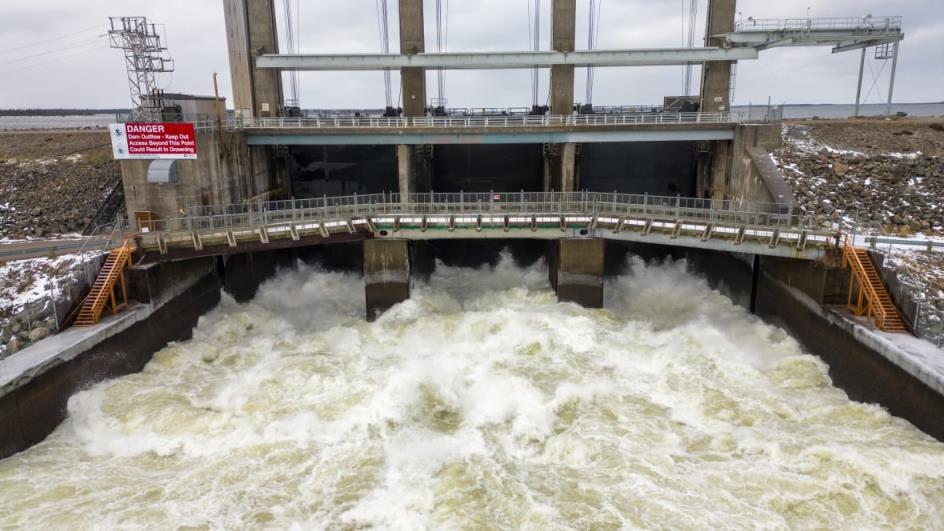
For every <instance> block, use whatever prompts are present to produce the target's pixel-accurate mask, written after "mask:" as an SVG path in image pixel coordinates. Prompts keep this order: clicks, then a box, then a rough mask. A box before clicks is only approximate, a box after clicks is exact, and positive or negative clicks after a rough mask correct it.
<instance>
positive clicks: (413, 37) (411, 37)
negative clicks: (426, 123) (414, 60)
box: [400, 0, 426, 116]
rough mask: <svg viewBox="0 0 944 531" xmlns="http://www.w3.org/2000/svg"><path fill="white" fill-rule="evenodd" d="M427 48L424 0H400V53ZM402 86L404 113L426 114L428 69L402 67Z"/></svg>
mask: <svg viewBox="0 0 944 531" xmlns="http://www.w3.org/2000/svg"><path fill="white" fill-rule="evenodd" d="M425 50H426V43H425V39H424V34H423V0H400V53H401V54H416V53H423V52H424V51H425ZM400 87H401V91H400V93H401V95H402V96H401V97H402V100H403V101H402V106H403V115H404V116H425V115H426V71H425V70H424V69H423V68H418V67H408V68H401V69H400Z"/></svg>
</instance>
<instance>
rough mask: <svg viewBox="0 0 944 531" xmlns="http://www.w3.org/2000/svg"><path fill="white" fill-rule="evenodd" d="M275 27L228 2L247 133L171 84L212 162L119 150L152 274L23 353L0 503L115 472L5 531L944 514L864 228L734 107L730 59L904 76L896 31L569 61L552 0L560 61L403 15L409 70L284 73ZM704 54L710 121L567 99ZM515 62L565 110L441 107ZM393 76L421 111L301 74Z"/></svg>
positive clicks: (569, 20)
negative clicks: (883, 68)
mask: <svg viewBox="0 0 944 531" xmlns="http://www.w3.org/2000/svg"><path fill="white" fill-rule="evenodd" d="M275 4H276V3H275V1H274V0H224V2H223V6H224V9H223V14H224V18H225V24H226V37H227V47H228V53H229V63H230V72H231V79H232V84H233V87H232V94H233V101H232V105H233V109H234V112H233V113H232V114H226V115H224V114H223V113H222V112H220V108H219V107H218V104H219V102H218V100H215V99H201V98H189V97H187V96H184V95H175V96H173V97H175V98H179V99H180V100H181V101H187V102H189V103H188V104H190V105H193V106H194V113H193V115H192V116H190V117H188V116H186V115H184V116H182V121H185V122H191V123H193V125H194V128H195V132H196V152H197V153H198V156H197V158H196V159H190V160H184V159H181V160H173V161H166V160H148V159H142V160H123V161H122V163H121V169H122V181H123V188H124V195H125V198H126V205H127V214H128V219H129V220H131V223H132V224H133V227H132V230H131V231H129V233H128V240H127V242H126V244H125V245H124V246H123V247H121V249H123V252H125V253H127V254H129V257H126V259H127V260H128V262H129V265H128V267H127V269H125V268H124V267H118V268H117V269H120V270H121V271H120V276H119V272H118V271H117V270H116V271H115V272H112V273H111V276H110V277H108V279H106V280H108V282H109V283H108V284H107V287H106V288H103V289H104V291H102V290H100V293H99V298H98V302H97V306H95V307H94V308H92V309H95V310H96V312H97V316H104V317H101V319H100V321H99V320H97V319H96V324H93V326H81V327H78V326H77V327H73V328H70V329H68V330H66V331H64V332H62V333H60V334H57V335H55V336H53V337H51V338H49V339H47V340H45V341H43V342H42V343H37V344H35V345H33V346H31V347H30V348H29V349H26V350H24V351H23V352H21V353H20V354H25V355H22V356H18V357H17V358H16V359H15V363H14V362H9V360H4V362H3V363H4V364H5V365H0V425H3V426H6V427H8V429H5V430H4V432H3V434H2V436H0V457H8V459H6V460H4V461H0V484H3V482H4V481H6V482H8V483H9V484H11V485H21V484H22V483H23V482H24V481H25V478H26V477H27V475H31V477H32V476H35V477H41V478H46V477H50V475H51V474H52V471H53V470H56V469H61V468H62V467H63V466H64V463H66V462H67V460H68V456H69V455H70V453H74V452H88V454H89V457H88V458H87V459H85V460H83V461H82V463H79V464H78V465H75V466H77V467H78V469H80V472H78V474H79V476H80V477H83V478H85V481H87V486H85V487H83V486H82V485H74V486H70V487H69V488H68V489H66V490H68V492H67V493H65V494H64V495H63V497H64V499H68V500H75V501H76V505H75V507H74V509H75V511H74V512H70V513H68V514H66V515H65V516H62V518H61V519H57V518H59V517H57V516H56V515H55V513H54V511H53V508H54V506H55V504H54V503H48V502H47V501H44V500H43V499H40V498H39V496H40V493H39V491H36V490H30V489H29V488H26V487H24V488H23V489H22V490H21V491H20V492H21V494H20V495H22V496H23V497H24V498H25V499H28V500H29V501H30V504H28V505H29V509H28V510H27V511H24V512H22V513H16V514H14V513H11V515H10V516H9V517H0V526H2V525H3V524H11V525H16V524H21V523H23V522H24V521H31V522H46V523H48V524H49V525H55V524H57V523H58V524H63V523H64V524H66V525H68V524H75V523H77V522H83V521H87V520H83V519H86V518H90V517H91V516H90V515H89V514H88V513H87V512H86V511H85V509H83V507H89V506H96V504H99V503H103V500H104V498H102V496H105V494H103V493H104V492H107V489H106V487H107V486H108V485H110V484H112V482H114V481H115V478H119V477H125V476H129V477H135V478H138V475H139V474H140V475H142V477H143V476H148V475H149V474H150V475H151V476H149V478H144V479H141V480H140V481H141V483H140V485H148V486H149V487H153V488H150V489H144V490H145V491H146V492H147V494H146V495H142V496H147V497H150V498H153V500H154V504H155V505H159V506H161V507H172V509H167V510H158V509H155V510H153V511H138V510H137V509H136V508H134V507H132V506H131V505H126V504H123V503H117V504H116V506H115V508H114V511H112V512H109V514H108V515H106V516H104V517H101V518H98V517H95V518H93V520H94V522H95V523H97V524H99V525H102V526H109V525H116V526H119V527H120V526H122V525H136V524H139V525H143V526H152V527H163V526H167V525H171V524H174V525H184V524H187V525H206V526H209V527H214V526H216V527H240V526H243V527H245V526H249V527H253V526H264V525H273V526H276V527H286V526H288V527H290V526H292V525H300V526H302V527H305V526H319V525H320V526H324V527H339V526H380V527H393V528H398V527H399V528H423V527H483V526H488V525H489V524H494V522H496V521H501V522H504V523H506V525H508V526H510V527H523V528H529V527H532V528H557V527H560V528H570V527H619V526H621V525H622V526H629V527H634V526H635V527H649V526H653V525H657V524H660V523H661V524H664V525H666V526H667V527H698V526H704V525H709V526H716V527H720V526H726V525H734V526H749V525H757V526H762V527H794V526H796V527H804V526H816V525H819V526H841V525H842V524H843V523H848V522H853V524H852V525H856V524H862V525H868V524H867V523H872V524H874V523H875V522H879V523H880V524H879V525H881V524H885V525H896V524H900V523H902V522H904V523H906V524H909V525H912V526H915V527H921V526H930V527H934V526H935V525H936V524H937V523H940V522H941V520H940V516H939V515H936V514H934V512H933V511H927V510H925V508H926V507H927V506H933V503H934V502H935V500H939V499H942V498H941V496H944V494H942V492H941V491H940V488H939V487H938V486H936V485H937V481H938V480H939V479H940V478H938V476H936V474H937V473H938V472H937V469H936V468H935V467H936V466H937V465H938V464H941V463H944V451H939V448H938V444H939V443H938V442H937V441H941V440H944V421H942V419H941V417H940V415H939V412H940V411H941V408H942V407H944V378H940V377H939V376H937V375H936V374H934V373H932V372H931V371H929V370H927V367H925V366H923V365H922V364H921V363H920V362H917V361H915V356H914V355H913V354H914V351H910V350H909V348H910V347H909V345H912V344H911V343H904V342H896V341H895V340H894V337H893V336H896V335H904V334H893V333H892V332H899V331H900V332H907V326H906V323H905V322H904V321H896V319H898V318H899V315H898V312H897V310H895V307H894V304H891V303H889V304H891V306H888V304H884V305H883V304H882V302H885V301H886V299H887V295H888V294H887V292H886V291H884V285H883V284H882V283H881V282H880V281H878V282H876V281H875V280H874V278H873V277H876V276H877V275H875V271H874V269H870V267H874V266H873V265H872V261H871V259H870V258H869V255H868V254H867V253H866V252H865V251H864V250H861V249H860V250H859V251H861V252H858V251H857V250H856V249H855V247H854V245H853V244H854V243H855V239H854V235H849V234H847V233H845V232H843V231H842V230H840V227H838V226H826V225H824V224H822V223H819V222H817V220H816V219H815V218H813V217H812V216H809V215H808V214H807V213H806V212H804V211H803V210H802V209H800V208H799V206H798V205H797V204H796V203H795V201H794V199H793V192H792V191H791V190H790V188H789V186H788V185H787V184H786V183H785V181H784V180H783V177H782V176H781V175H780V174H779V172H778V170H777V168H776V167H774V166H773V164H772V162H771V159H770V156H769V152H770V151H772V150H773V149H775V148H777V147H778V146H780V144H781V142H782V140H781V129H782V116H781V113H780V110H779V109H777V108H768V107H764V108H759V109H752V110H751V111H747V112H739V111H732V110H731V108H730V98H731V80H732V67H733V66H734V65H736V63H737V62H738V61H749V60H758V59H760V57H761V55H762V53H763V51H764V50H767V49H769V48H773V47H782V46H827V47H830V48H832V50H833V52H843V51H850V50H860V49H861V50H865V49H866V48H869V47H875V46H882V45H887V44H889V43H892V44H895V51H896V54H897V43H898V42H899V41H900V40H901V39H903V38H904V33H903V32H902V28H901V21H900V19H899V18H897V17H886V18H877V19H876V21H878V23H876V22H875V21H873V20H872V19H871V17H869V18H867V19H841V20H840V19H828V20H820V19H806V21H807V24H805V25H797V24H794V23H793V22H791V21H789V20H787V21H779V22H775V21H768V20H762V19H757V20H755V19H749V20H750V22H751V23H750V24H743V23H739V22H736V20H735V17H736V12H737V11H736V5H735V1H734V0H710V1H709V2H708V8H707V9H708V17H707V28H706V42H705V43H704V46H701V47H693V48H677V49H631V50H577V49H576V48H577V46H576V33H577V32H576V26H577V25H576V11H577V9H576V1H575V0H552V1H551V9H552V12H551V19H552V29H551V37H552V38H551V48H552V49H551V50H546V51H527V52H525V51H521V52H515V51H509V52H488V53H485V52H482V53H478V52H471V53H447V52H441V51H440V52H428V51H426V42H427V40H428V37H427V36H426V35H425V24H424V16H425V15H424V8H423V2H422V1H421V0H399V2H398V5H399V9H398V13H399V14H398V17H399V20H398V23H399V29H400V31H399V52H398V53H384V54H304V53H280V49H279V46H280V45H279V43H280V42H281V41H280V37H279V34H278V30H277V28H278V26H279V25H278V24H277V22H276V19H277V11H276V5H275ZM863 20H866V22H865V23H863ZM289 51H290V52H291V50H289ZM863 53H864V52H863ZM686 64H698V65H701V66H702V72H701V80H700V90H699V94H698V96H697V97H689V98H685V101H684V102H683V103H677V104H676V103H672V102H670V101H668V99H667V102H666V105H664V106H662V107H659V108H648V109H640V108H626V109H615V110H605V112H595V111H594V110H593V109H592V108H587V107H585V106H583V105H580V104H576V103H575V98H574V70H575V68H576V67H584V66H593V67H595V68H603V67H606V68H623V67H626V68H629V67H643V66H652V65H686ZM499 68H517V69H522V68H547V69H549V70H550V97H549V105H548V108H546V109H538V108H533V109H529V110H526V111H524V112H519V111H517V110H513V109H499V110H494V109H493V110H490V111H488V112H480V113H479V112H464V113H461V112H450V111H449V110H448V109H445V108H444V107H440V106H436V105H434V104H432V103H431V98H430V97H429V94H428V93H429V92H430V91H429V90H428V87H427V86H426V79H427V77H426V72H427V71H428V70H431V69H499ZM385 69H387V70H389V69H397V70H399V72H400V79H401V87H400V91H401V94H402V109H390V108H388V109H387V110H386V111H387V112H384V113H383V115H379V114H377V113H368V112H354V111H352V112H349V113H336V114H334V115H327V114H317V115H306V113H304V112H303V111H302V110H301V108H300V107H299V106H298V104H297V102H293V101H288V100H289V99H290V98H287V97H286V88H287V87H285V86H283V83H284V82H285V77H284V76H283V73H288V72H293V71H295V72H297V71H346V70H376V71H383V70H385ZM178 105H180V104H179V103H178ZM164 120H165V116H164V114H163V113H162V114H160V116H156V117H151V119H149V120H142V117H141V116H137V117H132V118H129V121H135V122H136V121H147V122H155V123H156V122H163V121H164ZM132 247H133V253H132V252H131V248H132ZM117 252H118V251H117V250H116V251H113V253H117ZM122 256H124V255H122ZM106 263H107V262H106ZM106 272H107V271H106ZM104 277H105V276H103V275H100V278H104ZM103 282H104V281H103ZM97 285H98V286H99V287H101V286H104V285H105V284H104V283H102V284H96V285H93V286H92V290H93V294H94V290H95V289H96V286H97ZM118 286H123V287H122V288H121V289H119V287H118ZM109 295H111V299H110V304H111V306H110V307H111V308H115V309H117V308H118V307H119V306H121V304H119V303H120V302H121V301H122V300H124V299H123V298H126V299H127V300H128V307H127V309H124V310H123V311H120V312H117V313H114V314H113V315H107V312H103V310H102V308H105V307H108V306H107V304H106V302H108V301H106V299H108V298H109ZM855 304H858V307H859V310H861V311H859V310H856V311H855V312H850V311H847V310H845V309H843V310H840V309H839V308H840V307H842V308H845V307H846V306H847V305H851V306H854V305H855ZM88 306H89V308H91V307H92V306H93V305H92V304H91V303H89V305H88ZM89 308H85V313H80V315H82V316H88V315H91V314H90V313H89V312H90V310H89ZM856 312H857V315H854V314H853V313H856ZM899 322H900V324H901V330H898V328H897V326H898V324H899ZM79 324H84V323H79ZM879 329H881V330H879ZM915 341H918V340H917V339H915ZM11 359H13V358H11ZM125 375H130V376H125ZM122 376H125V377H124V378H120V377H122ZM853 401H858V402H862V403H861V404H860V403H858V402H853ZM869 404H877V406H876V405H869ZM902 419H904V420H902ZM64 420H65V422H63V421H64ZM935 439H936V441H935ZM863 441H864V442H863ZM830 445H834V446H830ZM837 448H838V449H837ZM827 454H828V455H827ZM30 456H36V457H35V458H33V460H32V462H30V461H29V460H28V458H29V457H30ZM896 457H897V458H899V459H900V460H901V461H900V462H901V463H904V464H903V465H902V470H903V471H902V472H901V474H902V476H901V477H886V476H884V475H882V472H881V471H882V470H887V469H888V468H891V467H893V466H894V465H893V464H892V463H895V461H894V459H895V458H896ZM862 462H866V463H869V465H868V466H867V467H865V466H864V465H863V467H862V468H864V469H867V470H866V471H861V470H859V469H857V468H855V466H856V465H855V464H856V463H862ZM7 463H15V464H9V465H7V468H6V469H5V468H3V465H4V464H7ZM927 463H930V465H929V468H931V469H932V471H931V472H927V471H924V470H921V469H922V465H923V464H927ZM851 469H854V471H853V472H850V470H851ZM134 471H138V472H134ZM942 474H944V472H942ZM693 478H695V479H693ZM725 478H728V479H725ZM902 478H904V479H902ZM129 481H131V480H129ZM137 481H138V479H134V480H133V482H137ZM778 482H779V483H778ZM905 483H908V484H909V485H912V484H913V485H916V486H914V487H913V488H914V490H915V492H916V493H917V494H915V495H914V496H902V495H901V494H900V492H901V490H902V489H905V488H906V487H903V486H902V485H904V484H905ZM774 484H777V485H778V486H777V487H773V485H774ZM264 485H271V486H272V487H271V489H267V488H266V487H264ZM765 489H771V490H777V489H782V490H780V491H778V492H776V493H775V494H774V495H773V498H776V500H775V501H774V502H770V503H767V502H763V503H761V502H757V501H756V500H757V492H761V491H763V490H765ZM896 489H898V490H897V491H896ZM64 492H65V491H64ZM696 492H697V493H703V494H697V495H696V494H692V493H696ZM896 492H897V494H895V493H896ZM810 493H812V494H810ZM896 496H897V497H896ZM34 497H35V499H34ZM150 498H149V499H150ZM656 499H659V500H665V503H667V504H668V506H671V507H676V508H677V507H692V508H695V509H694V511H695V512H694V513H693V512H691V511H685V510H676V509H666V507H659V506H658V505H659V504H655V503H653V502H652V500H656ZM798 499H802V500H803V501H802V502H799V501H797V502H796V504H795V505H791V503H789V500H798ZM647 500H648V501H647ZM890 500H893V501H894V503H892V501H890ZM33 502H35V503H33ZM79 502H81V503H79ZM6 503H8V501H7V500H6V499H4V498H3V496H2V495H0V506H5V504H6ZM889 507H893V508H891V509H890V508H889ZM696 513H697V514H699V515H701V516H699V517H696V516H693V514H696ZM4 518H6V519H4ZM844 518H849V520H848V521H845V520H844ZM706 522H707V524H706Z"/></svg>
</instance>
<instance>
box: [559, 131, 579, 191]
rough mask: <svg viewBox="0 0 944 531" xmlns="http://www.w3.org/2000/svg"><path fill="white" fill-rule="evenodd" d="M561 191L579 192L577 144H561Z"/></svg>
mask: <svg viewBox="0 0 944 531" xmlns="http://www.w3.org/2000/svg"><path fill="white" fill-rule="evenodd" d="M560 164H561V188H560V189H561V191H562V192H574V191H576V190H577V144H574V143H573V142H569V143H567V144H561V160H560Z"/></svg>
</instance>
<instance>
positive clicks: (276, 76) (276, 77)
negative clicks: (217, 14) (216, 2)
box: [223, 0, 282, 117]
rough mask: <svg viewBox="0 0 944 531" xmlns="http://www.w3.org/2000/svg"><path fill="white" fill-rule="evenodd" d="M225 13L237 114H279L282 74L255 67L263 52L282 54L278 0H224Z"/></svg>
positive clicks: (262, 115)
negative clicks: (280, 49) (278, 25)
mask: <svg viewBox="0 0 944 531" xmlns="http://www.w3.org/2000/svg"><path fill="white" fill-rule="evenodd" d="M223 13H224V18H225V21H226V42H227V47H228V49H229V67H230V77H231V79H232V84H233V105H234V107H235V108H236V111H237V113H239V114H241V115H245V114H247V113H248V114H249V116H261V117H264V116H278V114H279V110H280V109H281V108H282V76H281V73H280V72H279V70H276V69H265V68H259V69H257V68H256V66H255V61H256V57H258V56H259V55H262V54H267V53H279V38H278V32H277V29H276V23H275V0H223Z"/></svg>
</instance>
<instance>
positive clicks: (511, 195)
mask: <svg viewBox="0 0 944 531" xmlns="http://www.w3.org/2000/svg"><path fill="white" fill-rule="evenodd" d="M391 214H392V215H398V214H414V215H429V214H457V215H459V214H542V215H573V214H578V215H597V216H632V215H637V216H646V217H653V218H671V219H679V220H690V221H699V222H708V223H713V224H730V225H740V226H757V227H769V228H771V229H773V228H793V227H799V228H806V227H812V226H813V225H812V223H813V219H812V218H811V217H808V216H805V215H803V214H802V213H799V212H794V211H793V210H792V208H790V207H788V206H785V205H782V204H777V203H754V202H737V201H730V200H724V201H721V200H718V201H715V200H712V199H697V198H687V197H679V196H676V197H671V196H651V195H645V194H643V195H636V194H618V193H598V192H566V193H563V192H505V193H492V192H488V193H463V192H459V193H426V194H408V195H402V194H398V193H389V194H387V193H384V194H369V195H353V196H344V197H322V198H315V199H294V200H286V201H266V202H253V203H241V204H236V205H225V206H198V207H191V208H190V209H188V215H186V216H183V217H178V218H170V219H164V220H157V221H153V222H149V223H150V226H149V227H148V228H149V230H150V231H163V232H172V231H192V230H204V229H217V228H220V229H223V228H227V229H228V228H239V227H253V226H258V225H267V224H274V223H283V222H291V221H302V220H337V219H348V218H351V217H354V216H367V217H373V216H382V215H391Z"/></svg>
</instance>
